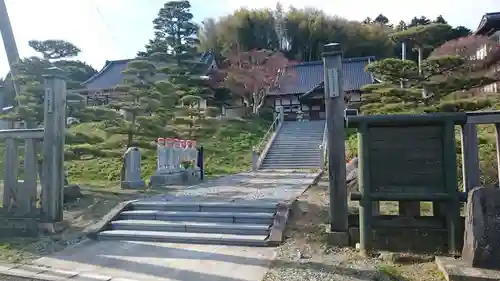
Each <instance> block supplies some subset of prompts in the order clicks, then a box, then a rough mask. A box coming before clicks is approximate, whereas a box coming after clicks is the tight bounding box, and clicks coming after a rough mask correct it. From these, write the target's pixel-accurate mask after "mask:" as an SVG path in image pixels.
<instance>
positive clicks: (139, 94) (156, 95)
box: [104, 60, 165, 148]
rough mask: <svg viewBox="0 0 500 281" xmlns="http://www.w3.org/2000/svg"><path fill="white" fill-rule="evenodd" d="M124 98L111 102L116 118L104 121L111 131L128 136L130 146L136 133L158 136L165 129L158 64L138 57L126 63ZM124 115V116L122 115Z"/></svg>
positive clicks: (106, 127)
mask: <svg viewBox="0 0 500 281" xmlns="http://www.w3.org/2000/svg"><path fill="white" fill-rule="evenodd" d="M123 73H124V74H125V75H126V78H125V80H124V83H123V85H120V86H119V88H120V90H121V91H123V92H125V94H124V95H122V96H121V98H120V100H116V101H114V102H111V103H110V104H109V107H110V108H111V109H114V110H115V111H116V116H115V118H111V119H108V120H105V121H104V124H105V130H106V131H107V132H108V133H110V134H119V135H126V136H127V143H126V146H127V148H128V147H131V146H133V145H134V141H135V140H136V139H135V138H136V136H146V137H155V138H156V137H158V136H159V135H162V134H163V133H164V128H165V122H164V121H163V120H162V119H163V118H161V116H160V114H158V113H161V111H162V109H161V100H162V95H161V93H160V92H159V91H158V89H157V88H156V87H155V83H154V79H155V75H156V73H157V72H156V67H155V66H154V65H153V64H152V63H151V62H149V61H147V60H135V61H132V62H130V63H128V65H127V66H126V68H125V70H124V71H123ZM120 115H121V116H120Z"/></svg>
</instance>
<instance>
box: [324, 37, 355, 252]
mask: <svg viewBox="0 0 500 281" xmlns="http://www.w3.org/2000/svg"><path fill="white" fill-rule="evenodd" d="M323 65H324V76H325V77H324V81H325V82H324V83H325V104H326V124H327V125H326V127H327V134H328V135H327V136H328V180H329V193H330V234H331V238H332V239H331V240H333V241H332V243H334V244H337V245H338V246H347V244H348V243H349V232H348V225H347V215H348V213H347V212H348V208H347V185H346V166H345V165H346V164H345V143H344V111H345V108H346V105H345V100H344V95H345V94H344V91H343V83H342V82H343V73H342V51H341V49H340V45H339V44H338V43H331V44H327V45H325V52H324V53H323Z"/></svg>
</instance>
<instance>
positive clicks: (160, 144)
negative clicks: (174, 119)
mask: <svg viewBox="0 0 500 281" xmlns="http://www.w3.org/2000/svg"><path fill="white" fill-rule="evenodd" d="M165 151H166V145H165V139H164V138H158V140H157V141H156V163H157V167H156V171H157V172H158V173H162V172H166V170H167V165H168V163H167V161H168V159H167V157H166V156H167V155H166V153H165Z"/></svg>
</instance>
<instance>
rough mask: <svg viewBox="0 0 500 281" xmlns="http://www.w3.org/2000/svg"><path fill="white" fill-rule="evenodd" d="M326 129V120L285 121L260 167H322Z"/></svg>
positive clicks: (272, 168)
mask: <svg viewBox="0 0 500 281" xmlns="http://www.w3.org/2000/svg"><path fill="white" fill-rule="evenodd" d="M324 130H325V121H308V122H307V121H306V122H284V123H283V126H282V127H281V130H280V131H279V132H278V135H277V136H276V138H275V139H274V141H273V143H272V144H271V147H270V148H269V150H268V152H267V154H266V156H265V158H264V160H263V161H262V164H261V165H260V167H259V168H260V169H269V170H280V169H314V168H320V167H321V161H322V155H321V154H322V153H323V152H322V150H321V149H320V145H321V144H322V142H323V134H324Z"/></svg>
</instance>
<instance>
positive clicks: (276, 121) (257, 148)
mask: <svg viewBox="0 0 500 281" xmlns="http://www.w3.org/2000/svg"><path fill="white" fill-rule="evenodd" d="M280 120H281V117H280V114H279V113H278V114H277V116H276V118H274V121H273V123H272V124H271V126H269V129H268V130H267V132H266V133H265V134H264V136H263V137H262V139H261V141H260V143H259V144H258V145H256V146H254V147H253V151H254V152H259V153H260V152H261V150H262V148H263V146H264V144H266V143H267V140H268V139H269V137H270V136H271V134H272V133H273V132H274V130H276V128H277V127H278V124H279V122H280Z"/></svg>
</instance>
